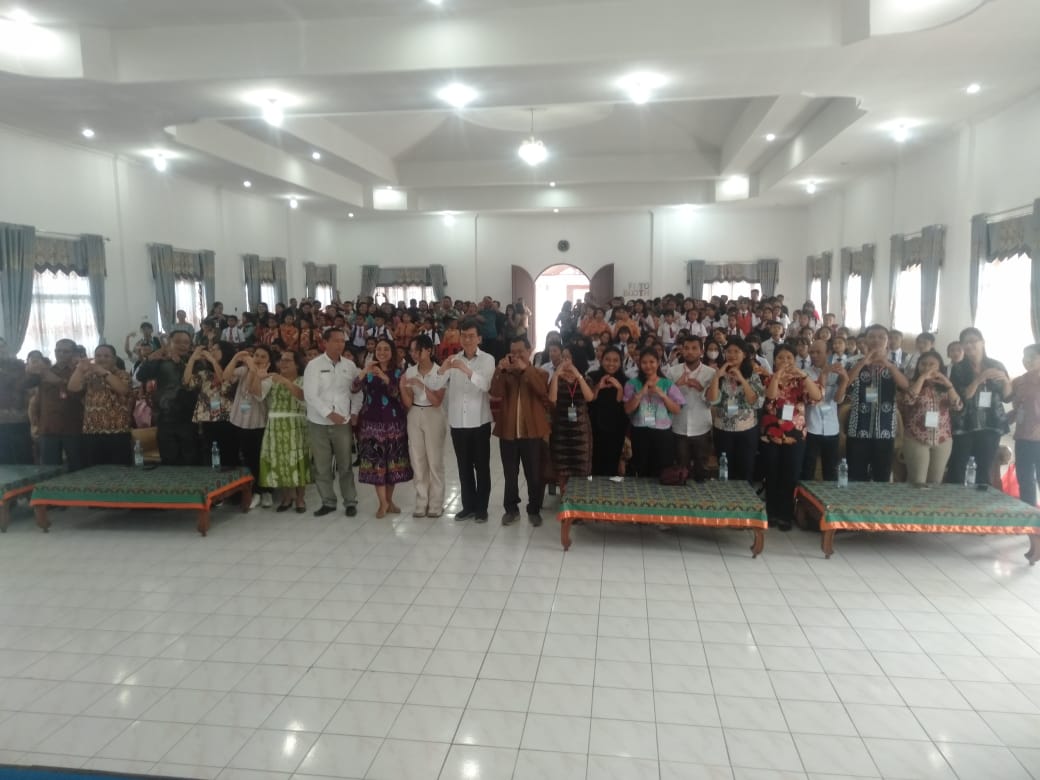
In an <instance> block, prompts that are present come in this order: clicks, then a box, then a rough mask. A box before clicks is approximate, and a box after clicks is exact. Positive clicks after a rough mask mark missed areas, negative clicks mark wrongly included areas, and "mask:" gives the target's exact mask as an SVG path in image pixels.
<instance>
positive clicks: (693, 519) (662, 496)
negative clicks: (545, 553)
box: [556, 477, 769, 558]
mask: <svg viewBox="0 0 1040 780" xmlns="http://www.w3.org/2000/svg"><path fill="white" fill-rule="evenodd" d="M556 517H557V519H558V520H559V521H560V541H561V543H562V544H563V549H564V550H569V549H570V547H571V523H573V522H574V521H575V520H578V519H582V520H597V521H603V522H613V523H648V524H653V525H692V526H700V527H702V528H748V529H750V530H752V531H754V532H755V542H754V544H753V545H752V546H751V553H752V556H751V557H752V558H757V557H758V555H759V553H761V552H762V548H763V547H764V546H765V531H766V528H768V526H769V524H768V523H767V521H766V512H765V507H764V506H763V505H762V499H760V498H759V497H758V495H757V494H756V493H755V491H754V489H753V488H752V487H751V486H750V485H749V484H748V483H747V482H743V481H737V482H715V481H712V482H701V483H694V482H689V483H687V484H686V485H682V486H674V487H673V486H670V485H662V484H661V483H660V482H658V481H657V480H656V479H639V478H636V477H625V478H624V481H622V482H614V481H612V480H611V479H610V478H609V477H593V478H592V479H591V480H587V479H571V480H569V481H568V482H567V490H566V492H565V493H564V495H563V497H562V498H561V500H560V511H559V512H558V513H557V514H556Z"/></svg>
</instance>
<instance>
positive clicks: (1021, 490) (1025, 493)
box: [1015, 439, 1040, 506]
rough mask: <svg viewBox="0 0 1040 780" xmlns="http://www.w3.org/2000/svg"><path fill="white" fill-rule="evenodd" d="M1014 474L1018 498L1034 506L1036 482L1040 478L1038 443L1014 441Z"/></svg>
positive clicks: (1024, 440)
mask: <svg viewBox="0 0 1040 780" xmlns="http://www.w3.org/2000/svg"><path fill="white" fill-rule="evenodd" d="M1015 473H1016V474H1017V475H1018V497H1019V498H1021V499H1022V500H1023V501H1024V502H1025V503H1027V504H1029V506H1036V480H1037V477H1040V441H1029V440H1027V439H1015Z"/></svg>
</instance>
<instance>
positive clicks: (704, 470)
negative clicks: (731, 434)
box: [673, 431, 714, 482]
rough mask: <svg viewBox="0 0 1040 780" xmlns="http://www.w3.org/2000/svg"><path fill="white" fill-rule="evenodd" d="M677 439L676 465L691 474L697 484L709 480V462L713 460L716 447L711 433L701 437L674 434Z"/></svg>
mask: <svg viewBox="0 0 1040 780" xmlns="http://www.w3.org/2000/svg"><path fill="white" fill-rule="evenodd" d="M673 436H674V438H675V463H676V465H678V466H681V467H682V468H685V469H690V473H691V475H692V476H693V479H694V480H695V481H696V482H703V481H704V480H706V479H707V478H708V461H710V460H711V456H712V453H713V452H714V446H713V444H712V439H711V431H708V432H707V433H704V434H701V435H700V436H683V435H682V434H679V433H675V434H673Z"/></svg>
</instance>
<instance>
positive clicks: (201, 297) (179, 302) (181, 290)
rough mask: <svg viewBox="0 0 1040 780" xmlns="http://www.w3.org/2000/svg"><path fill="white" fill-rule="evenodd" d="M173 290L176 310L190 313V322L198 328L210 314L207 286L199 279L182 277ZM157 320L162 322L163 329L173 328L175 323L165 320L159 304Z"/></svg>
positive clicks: (188, 318)
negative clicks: (207, 302) (207, 303)
mask: <svg viewBox="0 0 1040 780" xmlns="http://www.w3.org/2000/svg"><path fill="white" fill-rule="evenodd" d="M173 291H174V300H175V301H176V306H177V309H176V310H177V311H181V310H183V311H184V313H185V314H187V315H188V317H187V320H188V322H190V323H191V324H192V326H193V327H194V328H195V330H198V329H199V328H200V327H201V326H202V321H203V320H204V319H206V315H207V314H209V309H208V308H207V305H206V288H205V287H203V286H202V282H200V281H199V280H197V279H183V278H181V279H177V281H176V282H175V283H174V288H173ZM155 321H156V322H159V323H161V324H162V327H163V330H168V329H170V328H172V327H173V324H174V323H172V322H163V318H162V313H161V312H159V307H158V306H156V317H155Z"/></svg>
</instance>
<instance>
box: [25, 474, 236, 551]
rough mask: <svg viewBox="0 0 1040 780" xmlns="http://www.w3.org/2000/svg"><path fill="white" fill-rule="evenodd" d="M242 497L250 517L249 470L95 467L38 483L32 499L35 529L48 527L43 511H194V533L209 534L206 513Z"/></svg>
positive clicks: (47, 520) (45, 512)
mask: <svg viewBox="0 0 1040 780" xmlns="http://www.w3.org/2000/svg"><path fill="white" fill-rule="evenodd" d="M238 492H241V493H242V511H243V512H247V511H249V505H250V503H251V502H252V498H253V477H252V475H251V474H250V473H249V469H243V468H234V469H227V470H221V471H214V470H213V469H211V468H207V467H205V466H154V467H151V466H146V467H144V468H130V467H127V466H94V467H93V468H89V469H83V470H82V471H74V472H72V473H71V474H63V475H61V476H59V477H56V478H55V479H51V480H48V481H47V482H43V483H40V484H38V485H37V486H36V488H35V489H34V490H33V493H32V500H31V502H30V503H31V504H32V506H33V508H34V509H35V510H36V525H38V526H39V527H40V528H42V529H43V530H44V531H47V530H49V529H50V527H51V523H50V520H49V519H48V518H47V507H50V506H81V507H101V508H109V509H194V510H196V511H197V512H198V523H197V525H196V527H197V528H198V531H199V533H200V534H202V535H203V536H205V535H206V534H207V532H208V531H209V513H210V508H211V507H212V506H213V503H214V502H215V501H220V500H222V499H224V498H226V497H228V496H230V495H232V494H234V493H238Z"/></svg>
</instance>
